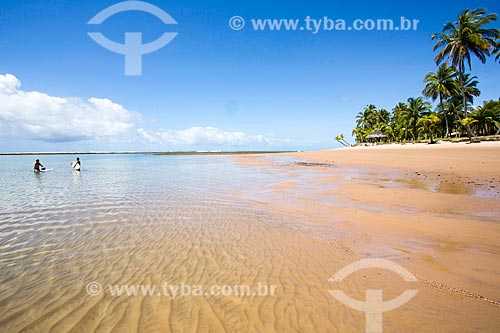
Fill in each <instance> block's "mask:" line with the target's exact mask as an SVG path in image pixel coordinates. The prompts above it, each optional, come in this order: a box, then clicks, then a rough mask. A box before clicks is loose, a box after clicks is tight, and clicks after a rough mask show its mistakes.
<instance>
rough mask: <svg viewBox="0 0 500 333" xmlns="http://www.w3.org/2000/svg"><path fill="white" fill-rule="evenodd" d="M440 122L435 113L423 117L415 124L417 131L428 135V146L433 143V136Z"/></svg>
mask: <svg viewBox="0 0 500 333" xmlns="http://www.w3.org/2000/svg"><path fill="white" fill-rule="evenodd" d="M440 122H441V120H440V119H439V117H438V116H437V115H436V114H435V113H430V114H428V115H425V116H423V117H422V118H420V119H419V120H418V122H417V124H418V126H419V129H420V131H421V132H424V133H426V134H429V135H430V138H431V141H430V142H429V143H430V144H433V143H434V139H433V135H434V133H436V132H437V125H438V124H439V123H440Z"/></svg>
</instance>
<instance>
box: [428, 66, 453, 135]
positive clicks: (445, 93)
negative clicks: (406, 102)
mask: <svg viewBox="0 0 500 333" xmlns="http://www.w3.org/2000/svg"><path fill="white" fill-rule="evenodd" d="M456 76H457V72H456V70H455V69H454V68H453V67H448V65H447V64H446V63H445V64H442V65H441V66H440V67H439V68H438V70H437V72H436V73H432V72H430V73H427V75H426V76H425V79H424V82H425V83H426V85H425V88H424V90H423V91H422V94H424V96H426V97H430V98H431V99H432V101H433V102H434V101H435V100H436V99H437V98H438V97H439V107H440V108H441V111H442V112H443V117H444V121H445V125H446V134H445V137H448V135H449V133H450V130H449V126H448V114H447V111H446V108H445V105H444V104H443V100H445V99H447V98H449V97H451V96H453V95H456V94H457V93H458V91H459V88H458V84H457V82H456V81H455V78H456Z"/></svg>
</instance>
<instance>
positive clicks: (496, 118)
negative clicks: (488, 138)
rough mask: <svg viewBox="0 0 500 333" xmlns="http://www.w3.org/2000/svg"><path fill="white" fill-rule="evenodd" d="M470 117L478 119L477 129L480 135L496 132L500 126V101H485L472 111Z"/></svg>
mask: <svg viewBox="0 0 500 333" xmlns="http://www.w3.org/2000/svg"><path fill="white" fill-rule="evenodd" d="M470 118H471V119H473V120H476V122H474V124H475V125H476V131H477V133H478V134H479V135H490V134H494V133H495V131H496V130H498V129H499V128H500V103H499V102H495V101H487V102H484V103H483V105H482V106H478V107H477V108H476V109H475V110H473V111H472V112H471V113H470Z"/></svg>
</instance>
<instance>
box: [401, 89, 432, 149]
mask: <svg viewBox="0 0 500 333" xmlns="http://www.w3.org/2000/svg"><path fill="white" fill-rule="evenodd" d="M430 109H431V103H429V102H427V101H425V100H424V99H423V97H418V98H408V108H407V109H406V112H407V116H406V119H407V122H408V127H409V128H411V129H412V131H411V132H412V136H413V139H414V140H415V139H417V138H418V131H417V128H418V120H419V119H420V117H422V116H423V115H424V114H426V113H428V112H429V111H430Z"/></svg>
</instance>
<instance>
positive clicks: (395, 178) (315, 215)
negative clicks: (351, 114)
mask: <svg viewBox="0 0 500 333" xmlns="http://www.w3.org/2000/svg"><path fill="white" fill-rule="evenodd" d="M283 157H284V158H289V160H288V161H289V162H285V163H283V162H282V161H279V162H277V161H276V158H275V157H272V156H269V155H268V156H261V157H260V159H259V160H258V161H253V160H252V158H246V157H241V158H239V162H240V163H242V164H246V165H249V166H252V165H253V166H254V167H262V165H263V164H264V161H265V162H267V163H268V165H269V168H270V169H272V170H273V172H276V173H280V172H281V173H286V174H288V175H289V180H287V181H285V182H281V183H279V184H270V185H267V189H268V190H267V191H264V192H262V193H260V194H259V195H258V197H259V199H256V198H255V196H254V195H252V194H249V193H246V194H245V195H246V196H247V198H252V197H254V198H253V199H252V200H253V201H254V202H258V203H259V202H260V203H261V204H262V203H263V202H267V203H269V204H267V205H265V207H267V209H268V210H274V211H276V212H279V213H281V214H289V215H291V216H296V217H300V218H301V219H302V220H303V221H307V222H308V223H311V224H314V225H321V226H323V227H324V228H326V229H328V228H334V229H337V230H344V231H346V237H344V238H342V239H341V240H340V243H341V244H342V246H343V247H345V248H346V249H348V251H352V254H353V256H354V257H359V258H370V257H377V258H386V259H390V260H392V261H394V262H397V263H399V264H401V265H402V266H404V267H405V268H407V269H408V270H410V272H412V273H413V274H414V275H415V276H416V277H417V278H418V280H419V294H417V296H416V297H415V299H414V300H411V301H410V302H409V303H408V304H406V305H405V306H403V307H401V308H400V309H398V310H394V311H393V312H391V313H387V314H386V315H385V316H387V318H392V319H391V320H394V321H395V322H396V323H397V324H396V326H397V327H398V328H399V330H394V331H396V332H408V331H412V332H453V331H457V332H458V331H459V332H496V331H498V327H500V242H499V240H500V195H499V189H500V186H499V178H500V172H499V171H500V144H499V143H481V144H474V145H465V144H457V145H455V144H448V145H436V146H429V145H405V146H398V145H393V146H378V147H360V148H349V149H340V150H332V151H319V152H304V153H293V154H285V155H283ZM255 158H256V157H253V159H255ZM297 161H300V162H299V163H298V162H297ZM305 169H308V171H307V172H306V171H304V170H305ZM304 172H306V174H307V175H305V174H304ZM263 206H264V205H263ZM347 235H349V236H347ZM367 272H368V271H367ZM360 280H361V281H363V279H359V277H358V279H357V280H356V279H354V280H353V283H354V284H357V283H360ZM370 282H373V281H370ZM404 284H406V283H405V282H404V283H402V282H401V280H399V281H398V279H392V280H391V282H390V285H391V287H393V288H396V289H399V290H404ZM385 285H387V284H385ZM384 299H385V298H384ZM404 309H406V310H404ZM426 311H428V312H429V313H427V314H428V317H426ZM385 316H384V320H385V318H386V317H385ZM410 317H411V318H410ZM424 317H426V318H425V320H424ZM412 318H413V319H412ZM416 318H417V319H418V320H417V321H419V323H416V322H413V321H412V320H416ZM387 320H389V319H387ZM384 323H386V324H387V325H390V324H389V323H388V322H384ZM458 323H460V324H458ZM457 324H458V326H456V325H457ZM384 325H385V324H384ZM388 331H391V330H388ZM391 332H392V331H391Z"/></svg>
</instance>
